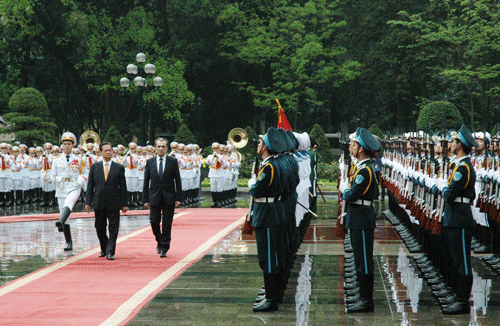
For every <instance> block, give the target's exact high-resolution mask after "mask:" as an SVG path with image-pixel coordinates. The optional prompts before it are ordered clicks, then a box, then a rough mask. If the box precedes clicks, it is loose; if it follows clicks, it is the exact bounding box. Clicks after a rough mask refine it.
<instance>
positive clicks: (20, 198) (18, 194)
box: [16, 190, 23, 205]
mask: <svg viewBox="0 0 500 326" xmlns="http://www.w3.org/2000/svg"><path fill="white" fill-rule="evenodd" d="M22 203H23V191H22V190H16V205H21V204H22Z"/></svg>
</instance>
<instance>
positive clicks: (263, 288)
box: [257, 286, 266, 296]
mask: <svg viewBox="0 0 500 326" xmlns="http://www.w3.org/2000/svg"><path fill="white" fill-rule="evenodd" d="M264 294H266V288H265V287H264V286H262V288H261V289H260V290H259V292H258V293H257V296H259V295H264Z"/></svg>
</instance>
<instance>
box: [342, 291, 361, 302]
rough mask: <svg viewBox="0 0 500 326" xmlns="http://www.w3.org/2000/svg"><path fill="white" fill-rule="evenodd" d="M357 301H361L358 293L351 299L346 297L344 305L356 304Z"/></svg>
mask: <svg viewBox="0 0 500 326" xmlns="http://www.w3.org/2000/svg"><path fill="white" fill-rule="evenodd" d="M359 300H361V295H360V294H359V292H358V293H357V294H356V295H353V296H352V297H347V298H346V299H345V303H346V304H351V303H356V302H358V301H359Z"/></svg>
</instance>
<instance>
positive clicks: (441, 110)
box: [417, 101, 464, 131]
mask: <svg viewBox="0 0 500 326" xmlns="http://www.w3.org/2000/svg"><path fill="white" fill-rule="evenodd" d="M463 123H464V120H463V118H462V116H461V115H460V112H459V111H458V109H457V107H456V106H455V105H454V104H453V103H450V102H447V101H434V102H430V103H428V104H426V105H425V106H424V107H423V108H422V110H421V111H420V114H419V115H418V120H417V128H418V129H421V130H425V131H434V130H447V129H456V128H460V126H461V125H462V124H463Z"/></svg>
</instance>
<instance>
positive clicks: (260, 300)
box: [254, 294, 266, 306]
mask: <svg viewBox="0 0 500 326" xmlns="http://www.w3.org/2000/svg"><path fill="white" fill-rule="evenodd" d="M265 298H266V295H265V294H263V295H259V296H257V298H255V301H254V302H255V304H254V306H256V305H258V304H259V303H261V302H262V301H263V300H264V299H265Z"/></svg>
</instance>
